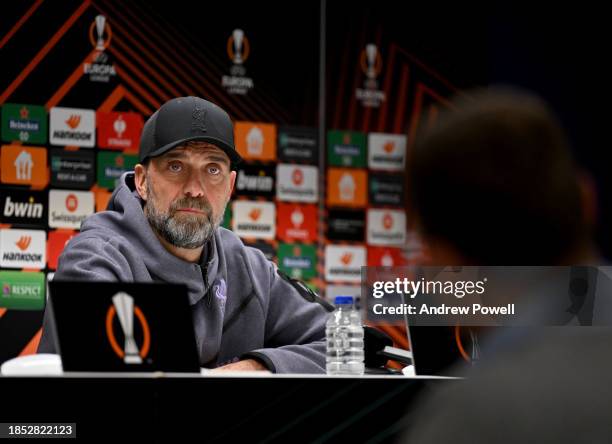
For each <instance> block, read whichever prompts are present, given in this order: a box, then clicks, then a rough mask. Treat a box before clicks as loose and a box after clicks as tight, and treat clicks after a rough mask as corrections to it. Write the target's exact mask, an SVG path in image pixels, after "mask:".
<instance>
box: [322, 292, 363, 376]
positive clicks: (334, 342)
mask: <svg viewBox="0 0 612 444" xmlns="http://www.w3.org/2000/svg"><path fill="white" fill-rule="evenodd" d="M334 303H335V304H336V310H335V311H334V312H333V313H332V314H331V315H330V317H329V319H328V321H327V324H326V328H325V334H326V337H327V359H326V364H327V365H326V367H327V374H328V375H363V372H364V364H363V326H362V325H361V316H360V315H359V312H358V311H357V310H356V309H355V305H354V304H353V297H352V296H337V297H336V299H335V301H334Z"/></svg>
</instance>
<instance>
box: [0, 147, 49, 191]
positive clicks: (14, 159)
mask: <svg viewBox="0 0 612 444" xmlns="http://www.w3.org/2000/svg"><path fill="white" fill-rule="evenodd" d="M1 162H2V173H1V180H2V183H12V184H16V185H32V186H34V187H37V188H38V187H40V188H42V187H44V186H45V185H47V182H48V179H49V178H48V177H47V176H48V172H47V150H46V148H34V147H31V146H21V145H5V146H3V147H2V161H1Z"/></svg>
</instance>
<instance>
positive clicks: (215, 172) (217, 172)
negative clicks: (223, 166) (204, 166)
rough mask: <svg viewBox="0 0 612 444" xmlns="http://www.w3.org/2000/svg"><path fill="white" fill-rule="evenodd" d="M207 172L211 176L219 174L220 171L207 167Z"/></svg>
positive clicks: (213, 167)
mask: <svg viewBox="0 0 612 444" xmlns="http://www.w3.org/2000/svg"><path fill="white" fill-rule="evenodd" d="M208 172H209V173H210V174H213V175H215V176H216V175H217V174H219V173H220V172H221V170H220V169H219V168H217V167H215V166H211V167H208Z"/></svg>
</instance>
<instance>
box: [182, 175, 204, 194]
mask: <svg viewBox="0 0 612 444" xmlns="http://www.w3.org/2000/svg"><path fill="white" fill-rule="evenodd" d="M183 191H184V193H185V195H187V196H191V197H203V196H204V195H205V191H206V189H205V186H204V179H203V178H202V177H201V176H200V174H197V173H191V174H190V175H189V177H188V178H187V182H186V183H185V187H184V190H183Z"/></svg>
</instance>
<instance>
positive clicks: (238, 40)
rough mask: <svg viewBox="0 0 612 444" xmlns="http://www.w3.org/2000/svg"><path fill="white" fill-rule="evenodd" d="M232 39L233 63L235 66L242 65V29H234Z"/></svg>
mask: <svg viewBox="0 0 612 444" xmlns="http://www.w3.org/2000/svg"><path fill="white" fill-rule="evenodd" d="M232 37H233V39H234V63H235V64H236V65H241V64H242V41H243V39H244V31H243V30H242V29H234V32H232Z"/></svg>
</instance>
